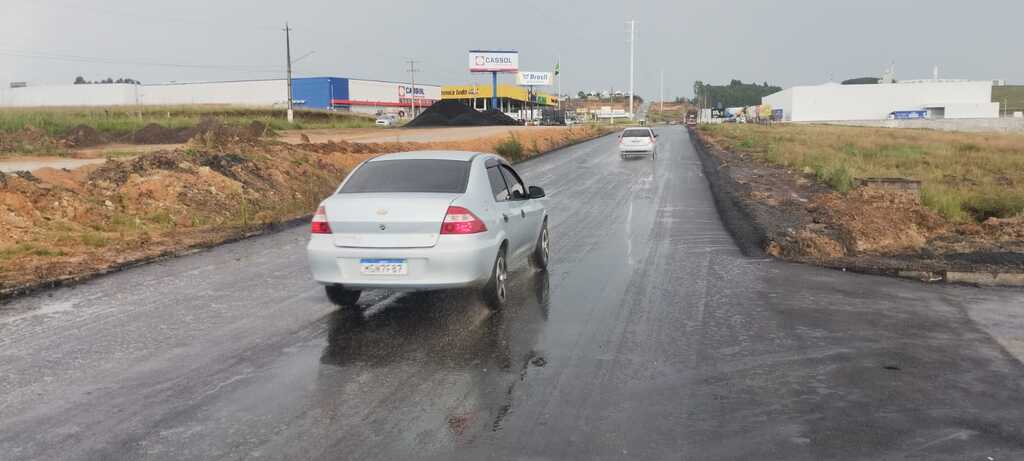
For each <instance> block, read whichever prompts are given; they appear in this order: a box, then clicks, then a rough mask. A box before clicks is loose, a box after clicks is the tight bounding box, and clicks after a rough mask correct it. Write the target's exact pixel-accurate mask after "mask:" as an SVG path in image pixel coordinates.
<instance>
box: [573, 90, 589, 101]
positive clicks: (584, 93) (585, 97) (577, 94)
mask: <svg viewBox="0 0 1024 461" xmlns="http://www.w3.org/2000/svg"><path fill="white" fill-rule="evenodd" d="M576 96H578V97H579V98H580V99H587V93H586V92H585V91H580V92H579V93H576Z"/></svg>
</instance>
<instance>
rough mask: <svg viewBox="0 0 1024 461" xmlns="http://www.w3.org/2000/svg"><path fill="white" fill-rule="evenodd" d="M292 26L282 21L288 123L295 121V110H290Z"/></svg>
mask: <svg viewBox="0 0 1024 461" xmlns="http://www.w3.org/2000/svg"><path fill="white" fill-rule="evenodd" d="M291 32H292V28H291V27H288V23H287V22H286V23H284V46H285V57H286V58H287V59H288V123H293V122H294V121H295V112H294V111H292V39H291Z"/></svg>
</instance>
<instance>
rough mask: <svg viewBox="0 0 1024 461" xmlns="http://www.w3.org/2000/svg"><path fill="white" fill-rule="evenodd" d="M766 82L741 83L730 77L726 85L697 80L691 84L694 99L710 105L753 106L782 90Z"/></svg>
mask: <svg viewBox="0 0 1024 461" xmlns="http://www.w3.org/2000/svg"><path fill="white" fill-rule="evenodd" d="M767 83H768V82H764V83H762V84H758V83H743V82H742V81H740V80H736V79H732V80H731V81H730V82H729V84H728V85H707V84H705V83H704V82H701V81H697V82H694V84H693V89H694V99H695V100H696V101H698V102H701V103H705V104H708V105H709V106H711V107H719V106H721V107H739V106H754V105H758V104H761V98H763V97H765V96H767V95H769V94H772V93H776V92H779V91H782V88H780V87H777V86H771V85H768V84H767Z"/></svg>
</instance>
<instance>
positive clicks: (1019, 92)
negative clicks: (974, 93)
mask: <svg viewBox="0 0 1024 461" xmlns="http://www.w3.org/2000/svg"><path fill="white" fill-rule="evenodd" d="M992 102H998V103H999V109H1000V114H1001V113H1002V110H1003V109H1004V107H1003V104H1004V103H1005V104H1006V109H1007V110H1008V111H1009V112H1010V115H1012V113H1013V111H1017V110H1019V111H1024V85H1007V86H994V87H992Z"/></svg>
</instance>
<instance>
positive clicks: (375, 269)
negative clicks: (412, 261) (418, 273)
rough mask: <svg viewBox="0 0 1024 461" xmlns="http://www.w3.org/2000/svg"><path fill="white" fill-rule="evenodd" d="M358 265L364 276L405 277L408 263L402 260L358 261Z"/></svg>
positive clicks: (407, 271)
mask: <svg viewBox="0 0 1024 461" xmlns="http://www.w3.org/2000/svg"><path fill="white" fill-rule="evenodd" d="M359 264H360V266H361V270H362V272H363V274H365V275H406V274H408V273H409V263H408V262H406V260H404V259H360V260H359Z"/></svg>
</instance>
